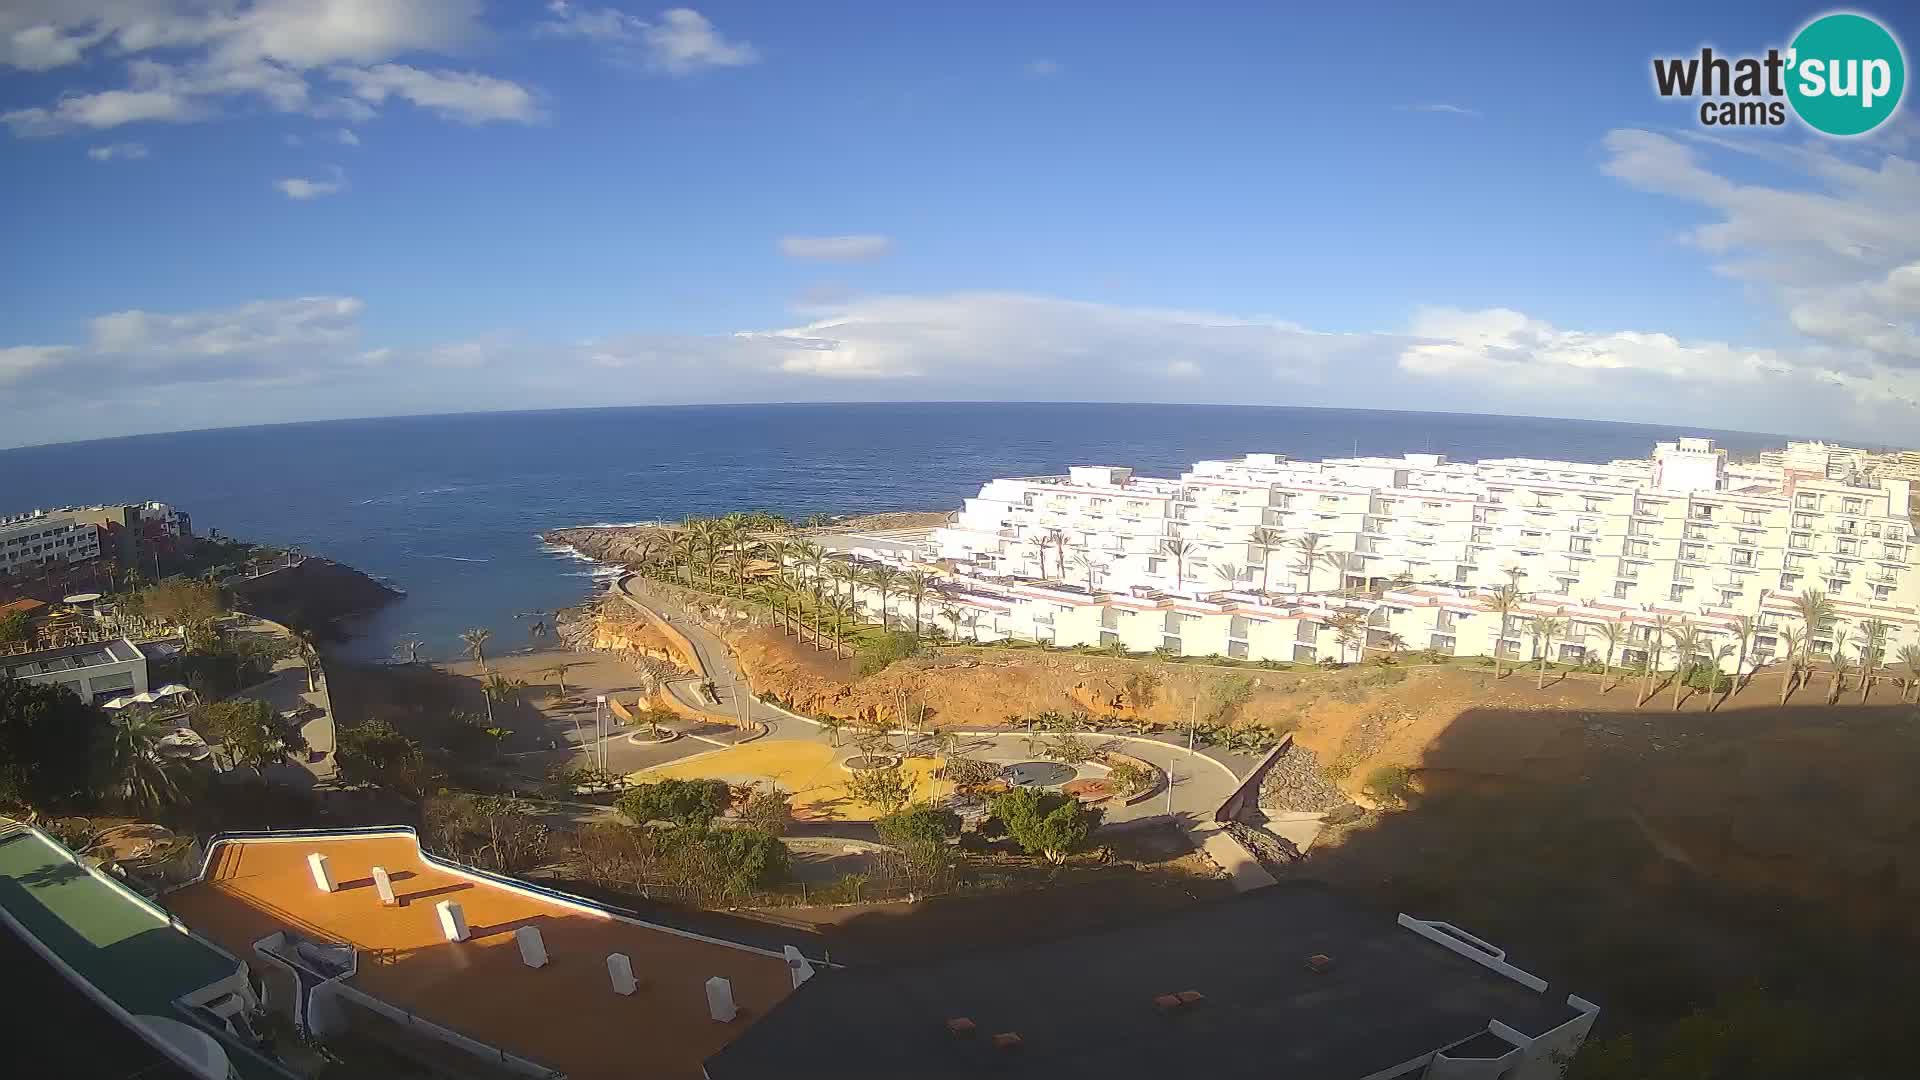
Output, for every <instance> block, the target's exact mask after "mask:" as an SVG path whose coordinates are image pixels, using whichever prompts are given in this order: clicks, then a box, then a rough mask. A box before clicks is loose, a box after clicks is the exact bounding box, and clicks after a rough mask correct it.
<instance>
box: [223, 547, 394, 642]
mask: <svg viewBox="0 0 1920 1080" xmlns="http://www.w3.org/2000/svg"><path fill="white" fill-rule="evenodd" d="M227 587H228V588H229V589H230V590H232V592H233V594H234V596H235V597H236V598H238V599H239V601H240V603H241V605H242V606H243V607H244V608H245V609H246V610H248V611H251V612H253V613H254V614H256V615H259V616H261V617H263V618H267V619H271V620H273V621H274V622H277V623H282V624H284V625H286V626H291V627H295V628H296V629H301V630H308V631H311V632H312V633H314V634H316V635H319V636H321V637H338V636H341V631H340V630H339V629H338V628H337V627H335V626H334V621H335V620H337V619H342V618H345V617H346V616H349V615H359V614H363V613H365V612H368V611H372V610H374V609H375V608H378V607H381V606H383V605H386V604H390V603H392V602H393V601H395V600H398V599H399V598H400V597H401V596H402V595H403V594H402V593H401V592H400V590H398V589H395V588H393V587H392V586H390V585H386V584H384V583H382V582H379V581H376V580H374V579H373V578H371V577H369V576H367V575H366V574H363V573H361V572H360V571H358V570H355V569H354V568H353V567H351V566H347V565H346V564H344V563H337V562H334V561H333V560H332V559H321V558H315V557H311V556H309V557H308V558H306V559H302V560H301V561H300V562H297V563H295V564H294V565H292V566H288V567H282V568H280V569H277V570H273V571H270V572H268V573H265V574H261V575H260V576H258V577H253V578H243V579H240V580H237V581H232V582H229V583H228V586H227Z"/></svg>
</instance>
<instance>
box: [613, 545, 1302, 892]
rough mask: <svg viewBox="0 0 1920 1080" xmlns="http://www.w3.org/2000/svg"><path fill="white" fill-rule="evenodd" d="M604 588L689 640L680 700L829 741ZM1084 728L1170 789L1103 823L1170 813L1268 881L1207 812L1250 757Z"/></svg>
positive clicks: (710, 654) (628, 585) (633, 598)
mask: <svg viewBox="0 0 1920 1080" xmlns="http://www.w3.org/2000/svg"><path fill="white" fill-rule="evenodd" d="M611 588H612V591H613V593H614V594H615V595H617V596H619V597H620V598H621V599H623V600H625V601H626V602H627V603H628V604H629V605H631V606H632V607H633V608H634V609H635V610H636V611H638V612H640V613H641V614H643V615H646V616H649V617H651V618H655V619H659V620H661V621H663V622H665V623H667V624H668V625H669V626H672V627H673V628H674V629H676V630H678V631H680V632H681V633H682V634H684V635H686V638H687V640H688V641H689V642H691V643H692V644H693V649H694V653H695V656H696V659H698V660H699V662H700V666H701V668H702V669H703V672H702V673H699V674H695V675H693V676H689V677H687V678H682V679H676V680H674V681H672V682H670V683H668V692H669V693H672V694H673V695H674V696H675V697H676V698H677V699H678V700H680V701H681V702H682V703H684V704H686V705H688V706H691V707H692V708H695V709H698V710H702V711H707V712H719V713H723V714H725V715H727V716H732V717H741V716H744V717H745V718H746V719H747V720H749V721H751V722H753V723H757V724H764V725H765V726H766V729H767V735H768V737H769V738H775V739H805V740H819V741H828V737H827V735H826V734H825V733H824V732H822V731H821V729H820V726H819V725H818V724H816V723H815V722H813V721H811V720H808V719H806V718H805V717H802V716H798V715H795V714H794V713H791V712H788V711H787V710H785V709H782V708H779V707H777V706H773V705H768V704H767V703H766V702H763V701H761V700H759V699H758V698H757V697H755V696H754V694H753V692H752V688H751V685H750V683H749V681H748V679H747V677H746V675H745V674H744V673H743V672H741V671H740V669H739V667H738V665H737V664H736V663H735V661H734V658H733V655H732V650H731V649H729V648H728V647H727V644H726V642H724V641H722V640H721V639H720V638H719V637H718V636H717V635H715V634H714V633H712V632H711V631H709V630H708V629H706V627H704V626H702V625H701V624H700V623H699V622H698V621H697V620H695V619H694V618H693V617H692V616H690V615H688V614H687V613H686V612H685V610H684V609H679V608H678V605H676V604H675V603H674V602H673V601H671V600H669V599H666V598H664V597H662V596H660V595H658V594H656V593H655V592H654V591H653V590H651V589H649V588H648V583H647V581H646V580H645V579H644V578H641V577H639V576H638V575H635V574H628V575H625V576H623V577H620V578H618V579H616V580H615V581H614V583H613V585H612V587H611ZM706 680H710V681H712V682H713V683H714V684H715V687H716V694H717V696H718V698H719V704H718V705H717V706H715V705H710V704H708V703H707V702H705V701H704V700H702V698H701V695H700V693H699V684H700V683H701V682H702V681H706ZM954 734H958V735H965V736H969V737H974V738H980V739H986V740H991V741H993V742H995V743H996V744H998V745H999V746H1000V747H1003V748H1004V747H1010V746H1023V745H1024V744H1025V741H1026V736H1025V735H1020V734H1009V733H1007V732H1005V731H1004V730H997V729H994V730H957V731H955V732H954ZM1089 734H1090V735H1092V736H1094V737H1096V738H1103V739H1118V740H1120V741H1123V742H1124V743H1125V744H1126V752H1127V753H1128V754H1131V755H1133V756H1135V757H1138V758H1141V759H1142V760H1145V761H1149V762H1152V763H1153V764H1154V765H1157V766H1159V767H1160V768H1161V769H1162V770H1163V771H1165V773H1166V774H1167V776H1168V778H1169V779H1170V780H1171V784H1170V786H1169V788H1167V789H1165V790H1164V792H1163V794H1162V795H1161V796H1157V797H1155V798H1153V799H1148V800H1145V801H1143V802H1140V803H1136V804H1134V805H1133V806H1129V807H1120V808H1115V809H1114V810H1113V811H1110V812H1109V813H1108V815H1107V820H1108V821H1109V822H1113V823H1123V822H1128V821H1133V820H1139V819H1146V818H1153V817H1157V816H1166V817H1170V818H1171V819H1172V820H1173V821H1175V822H1176V823H1177V824H1179V826H1180V827H1181V828H1182V829H1184V830H1185V831H1186V832H1187V833H1188V835H1189V836H1190V837H1191V838H1192V840H1193V842H1194V846H1195V847H1198V848H1200V849H1202V850H1204V851H1205V852H1206V853H1207V855H1208V857H1209V858H1211V859H1213V861H1214V862H1215V863H1217V864H1219V865H1220V866H1221V868H1222V869H1224V870H1225V871H1227V873H1229V874H1230V875H1231V876H1232V877H1233V879H1234V883H1235V886H1236V887H1237V888H1240V889H1242V890H1245V889H1250V888H1258V887H1260V886H1263V885H1271V884H1273V877H1272V876H1271V875H1269V874H1268V873H1267V872H1266V871H1265V870H1264V869H1262V868H1261V867H1260V865H1259V863H1258V862H1256V861H1254V859H1253V858H1252V856H1250V855H1249V854H1248V853H1247V852H1246V850H1245V849H1243V848H1241V847H1240V845H1239V843H1238V842H1237V841H1235V840H1233V839H1232V837H1231V836H1230V835H1229V834H1228V833H1227V832H1226V830H1225V829H1224V828H1222V827H1221V826H1219V825H1217V824H1215V822H1214V820H1213V815H1214V811H1215V810H1216V809H1217V808H1218V807H1219V806H1220V804H1221V803H1222V802H1224V801H1226V799H1227V797H1228V796H1229V795H1231V794H1233V792H1234V790H1235V789H1236V788H1238V787H1239V785H1240V780H1239V778H1240V777H1243V776H1245V775H1246V774H1247V773H1248V772H1249V771H1251V770H1252V768H1253V766H1254V765H1255V764H1256V762H1255V761H1254V760H1252V759H1248V758H1244V757H1238V756H1229V755H1224V754H1219V753H1216V752H1214V751H1212V750H1207V749H1200V750H1194V751H1189V750H1188V749H1187V747H1185V746H1182V745H1179V744H1176V743H1174V742H1171V741H1169V740H1165V739H1157V738H1148V737H1143V736H1127V735H1111V734H1107V733H1103V732H1090V733H1089ZM709 741H718V740H709ZM996 756H1003V755H996Z"/></svg>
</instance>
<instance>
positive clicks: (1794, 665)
mask: <svg viewBox="0 0 1920 1080" xmlns="http://www.w3.org/2000/svg"><path fill="white" fill-rule="evenodd" d="M1780 643H1781V644H1782V645H1783V646H1785V651H1784V654H1783V655H1782V656H1781V658H1780V660H1781V663H1782V665H1783V668H1782V670H1781V672H1780V704H1782V705H1785V704H1786V703H1787V695H1788V694H1791V693H1793V684H1794V680H1795V677H1796V676H1798V675H1799V674H1800V668H1801V666H1802V665H1803V664H1805V663H1806V661H1807V634H1806V631H1804V630H1801V629H1799V628H1797V627H1792V626H1789V627H1787V629H1786V632H1785V633H1782V634H1781V635H1780Z"/></svg>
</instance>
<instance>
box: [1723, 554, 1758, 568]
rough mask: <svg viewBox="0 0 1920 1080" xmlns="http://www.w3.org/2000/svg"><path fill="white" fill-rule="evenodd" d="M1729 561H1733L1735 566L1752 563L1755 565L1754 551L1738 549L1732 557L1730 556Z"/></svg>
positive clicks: (1750, 564)
mask: <svg viewBox="0 0 1920 1080" xmlns="http://www.w3.org/2000/svg"><path fill="white" fill-rule="evenodd" d="M1728 561H1730V562H1732V563H1733V565H1735V566H1752V565H1753V552H1751V551H1736V552H1734V553H1733V554H1732V556H1731V557H1730V558H1729V560H1728Z"/></svg>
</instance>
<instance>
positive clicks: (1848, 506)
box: [1840, 499, 1867, 514]
mask: <svg viewBox="0 0 1920 1080" xmlns="http://www.w3.org/2000/svg"><path fill="white" fill-rule="evenodd" d="M1866 505H1867V503H1866V500H1864V499H1842V500H1840V512H1841V513H1843V514H1857V513H1859V512H1860V511H1862V510H1864V509H1866Z"/></svg>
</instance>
